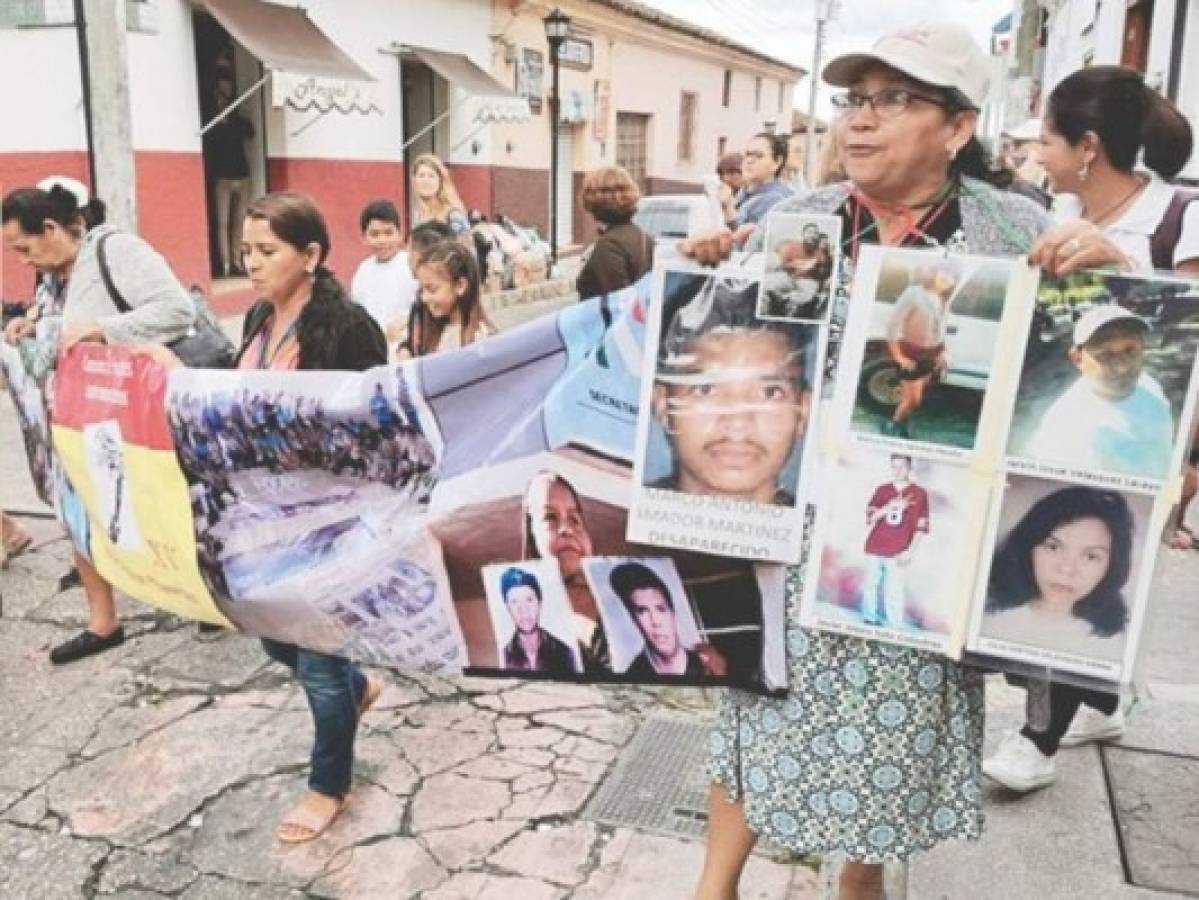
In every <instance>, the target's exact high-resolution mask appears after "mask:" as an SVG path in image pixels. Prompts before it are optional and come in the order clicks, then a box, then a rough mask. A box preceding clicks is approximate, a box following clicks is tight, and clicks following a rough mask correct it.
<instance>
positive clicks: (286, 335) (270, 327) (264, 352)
mask: <svg viewBox="0 0 1199 900" xmlns="http://www.w3.org/2000/svg"><path fill="white" fill-rule="evenodd" d="M299 324H300V320H299V319H296V320H295V321H294V322H292V323H291V324H290V325H288V326H287V330H286V331H284V332H283V337H281V338H279V343H277V344H276V345H275V352H274V353H270V354H269V355H268V351H269V350H270V347H271V332H272V331H274V330H275V320H274V316H272V317H271V320H270V322H268V323H267V326H266V328H265V329H263V334H262V345H261V346H260V347H259V348H258V366H257V368H259V369H269V368H270V367H271V364H272V363H274V361H275V359H276V358H277V357H278V356H279V351H280V350H282V349H283V348H284V346H285V345H286V344H287V342H288V341H290V340H293V339H294V338H295V337H296V330H297V327H298V326H299Z"/></svg>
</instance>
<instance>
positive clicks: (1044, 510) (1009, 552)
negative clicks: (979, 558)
mask: <svg viewBox="0 0 1199 900" xmlns="http://www.w3.org/2000/svg"><path fill="white" fill-rule="evenodd" d="M1154 499H1155V498H1154V496H1153V495H1152V494H1141V493H1135V492H1132V491H1121V490H1114V489H1112V488H1108V487H1098V486H1093V485H1090V484H1083V483H1078V482H1069V481H1059V480H1053V479H1044V478H1036V477H1032V476H1028V475H1015V474H1009V475H1007V476H1006V481H1005V483H1003V485H1002V493H1001V495H1000V497H999V498H998V500H997V502H996V503H995V507H994V511H993V514H992V517H991V522H990V528H989V539H988V542H987V544H986V546H989V547H990V548H991V552H990V559H989V561H988V564H987V565H985V566H983V568H982V570H981V572H980V577H979V581H978V585H977V593H976V597H975V603H974V610H973V616H972V621H971V631H970V639H969V641H968V644H967V646H968V648H969V649H970V650H972V651H975V652H978V653H983V654H988V655H990V656H993V657H1000V658H1008V659H1014V660H1018V661H1022V662H1027V663H1034V664H1038V665H1044V666H1048V667H1051V668H1054V669H1060V670H1062V671H1066V672H1074V673H1077V674H1080V675H1087V676H1094V677H1098V678H1106V679H1110V680H1126V678H1127V673H1128V671H1129V670H1130V668H1131V664H1132V660H1131V659H1130V658H1129V657H1130V654H1129V653H1128V652H1127V651H1128V650H1130V649H1132V648H1135V646H1136V643H1137V642H1136V635H1137V634H1138V633H1139V630H1140V628H1141V625H1142V622H1143V618H1144V607H1145V603H1146V601H1147V599H1148V594H1149V581H1150V578H1151V576H1152V566H1151V565H1144V564H1143V561H1144V560H1151V559H1152V553H1153V549H1154V548H1153V546H1152V541H1154V540H1155V537H1154V535H1153V534H1152V529H1151V527H1150V520H1151V516H1152V513H1153V507H1154Z"/></svg>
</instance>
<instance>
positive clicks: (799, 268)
mask: <svg viewBox="0 0 1199 900" xmlns="http://www.w3.org/2000/svg"><path fill="white" fill-rule="evenodd" d="M765 246H766V270H765V274H764V275H763V276H762V283H761V286H760V288H759V291H758V306H757V315H758V318H759V319H768V320H777V321H782V322H818V323H827V322H828V318H829V310H830V307H831V303H830V295H831V282H832V274H833V272H834V271H836V267H837V260H838V257H839V254H840V246H841V220H840V219H839V218H838V217H836V216H820V215H807V214H800V213H781V212H779V213H771V214H770V215H768V216H767V217H766V245H765Z"/></svg>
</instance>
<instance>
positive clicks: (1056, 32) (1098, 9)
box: [1042, 0, 1124, 96]
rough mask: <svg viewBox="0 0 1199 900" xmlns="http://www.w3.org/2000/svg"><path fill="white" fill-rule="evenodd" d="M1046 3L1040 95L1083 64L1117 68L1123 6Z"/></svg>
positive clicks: (1086, 0) (1087, 1) (1081, 0)
mask: <svg viewBox="0 0 1199 900" xmlns="http://www.w3.org/2000/svg"><path fill="white" fill-rule="evenodd" d="M1053 3H1054V0H1048V2H1047V3H1046V4H1045V5H1046V8H1048V9H1050V10H1051V12H1050V19H1049V36H1048V41H1047V47H1046V50H1047V54H1046V61H1045V74H1044V79H1043V83H1042V96H1048V94H1049V92H1050V91H1052V90H1053V88H1054V87H1055V86H1056V85H1057V83H1058V82H1059V81H1061V80H1062V79H1063V78H1065V77H1066V76H1067V75H1069V74H1070V73H1071V72H1074V71H1076V70H1078V69H1080V68H1082V67H1083V66H1084V65H1117V64H1119V62H1120V57H1121V54H1122V51H1123V49H1124V3H1123V2H1117V0H1104V2H1099V0H1057V2H1056V6H1054V5H1053Z"/></svg>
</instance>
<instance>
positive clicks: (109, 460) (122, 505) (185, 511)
mask: <svg viewBox="0 0 1199 900" xmlns="http://www.w3.org/2000/svg"><path fill="white" fill-rule="evenodd" d="M53 432H54V446H55V449H57V451H58V455H59V459H60V460H61V461H62V465H63V468H64V469H65V470H66V472H67V477H68V478H69V479H70V481H71V485H72V486H73V487H74V488H75V490H76V491H77V492H78V494H79V498H80V500H81V501H82V503H83V505H84V506H85V507H86V509H87V513H88V524H89V549H90V553H91V557H92V562H93V563H94V564H95V566H96V568H97V569H98V570H99V571H100V574H101V575H103V576H104V578H105V579H107V580H108V582H109V583H110V584H112V585H113V587H115V588H117V589H118V590H120V591H123V592H124V593H126V594H128V595H129V596H130V597H133V598H134V599H136V600H140V601H142V602H143V603H148V604H150V605H151V606H157V607H158V608H159V609H163V610H166V611H167V612H170V613H175V614H176V615H180V616H184V617H186V618H189V619H198V620H200V621H202V622H211V623H213V624H215V625H223V626H225V627H226V628H232V627H233V626H232V624H231V623H230V622H229V621H228V620H227V619H226V618H225V617H224V616H223V615H221V612H220V610H218V609H217V607H216V604H215V603H214V602H213V599H212V596H211V595H210V594H209V593H208V589H207V587H206V586H205V585H204V581H203V579H202V578H201V577H200V570H199V568H198V566H197V564H196V539H195V533H194V531H193V530H192V528H193V526H192V518H191V503H190V500H189V495H188V489H187V482H186V481H185V480H184V477H183V472H182V471H180V469H179V464H178V463H177V462H176V460H175V455H174V454H173V453H170V452H166V451H161V450H150V449H148V448H145V447H139V446H136V445H132V444H128V443H121V444H120V446H119V452H113V451H112V449H111V447H112V445H111V444H109V445H108V446H107V447H106V452H105V453H97V452H95V447H94V446H92V443H94V442H89V439H88V434H87V433H86V431H85V432H80V431H76V430H75V429H71V428H64V427H62V426H59V425H55V426H54V427H53Z"/></svg>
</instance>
